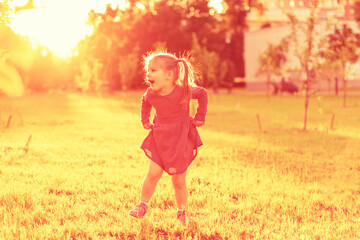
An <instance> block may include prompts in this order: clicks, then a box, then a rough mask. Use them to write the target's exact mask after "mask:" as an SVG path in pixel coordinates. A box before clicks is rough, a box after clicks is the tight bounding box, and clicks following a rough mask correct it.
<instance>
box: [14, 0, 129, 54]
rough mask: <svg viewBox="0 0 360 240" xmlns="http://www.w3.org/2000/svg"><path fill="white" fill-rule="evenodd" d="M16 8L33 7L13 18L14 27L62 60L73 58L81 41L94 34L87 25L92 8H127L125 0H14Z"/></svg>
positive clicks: (15, 14)
mask: <svg viewBox="0 0 360 240" xmlns="http://www.w3.org/2000/svg"><path fill="white" fill-rule="evenodd" d="M11 3H12V5H13V7H15V9H16V7H17V8H18V9H19V6H24V5H29V3H32V5H31V6H32V8H30V9H24V10H21V11H18V12H16V13H14V14H13V15H12V20H11V23H10V27H11V28H12V29H13V31H14V32H15V33H17V34H20V35H22V36H26V37H28V38H29V39H30V40H31V42H32V43H33V44H34V45H35V46H37V45H41V46H45V47H47V48H48V49H49V50H50V51H51V52H52V53H54V54H56V55H57V56H59V57H62V58H66V57H71V56H72V55H73V53H74V52H75V48H76V46H77V44H78V42H79V41H80V40H81V39H83V38H85V37H86V36H87V35H90V34H91V33H92V32H93V27H92V26H89V25H87V24H86V22H87V19H88V13H89V12H90V10H91V9H94V10H95V11H97V12H104V11H105V8H106V5H107V4H111V6H112V7H116V6H119V7H125V0H117V1H116V0H76V1H73V0H61V1H58V0H34V1H24V0H14V1H11Z"/></svg>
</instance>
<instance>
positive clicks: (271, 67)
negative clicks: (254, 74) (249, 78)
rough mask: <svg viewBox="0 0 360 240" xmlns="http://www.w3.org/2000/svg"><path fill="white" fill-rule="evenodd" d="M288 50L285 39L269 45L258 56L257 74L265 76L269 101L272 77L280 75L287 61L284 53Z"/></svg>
mask: <svg viewBox="0 0 360 240" xmlns="http://www.w3.org/2000/svg"><path fill="white" fill-rule="evenodd" d="M287 50H288V42H287V39H283V40H282V41H281V42H280V43H279V44H277V45H274V44H269V45H268V48H267V49H266V50H265V52H263V53H262V54H261V55H260V58H259V61H260V68H259V74H265V75H266V96H267V98H268V99H269V95H270V94H269V92H270V84H271V82H272V81H271V77H272V75H273V74H274V75H281V69H282V67H283V65H284V63H285V62H286V61H287V57H286V52H287Z"/></svg>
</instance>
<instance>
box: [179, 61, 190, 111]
mask: <svg viewBox="0 0 360 240" xmlns="http://www.w3.org/2000/svg"><path fill="white" fill-rule="evenodd" d="M177 62H179V63H182V68H181V70H182V71H181V74H180V76H181V83H182V86H183V89H184V95H183V97H182V99H181V101H180V103H181V104H184V105H187V104H188V103H189V102H190V99H191V82H192V77H191V75H192V74H191V73H192V70H191V68H190V65H189V63H188V62H187V61H186V60H185V59H179V60H177Z"/></svg>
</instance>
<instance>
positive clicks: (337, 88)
mask: <svg viewBox="0 0 360 240" xmlns="http://www.w3.org/2000/svg"><path fill="white" fill-rule="evenodd" d="M335 95H336V96H338V95H339V80H338V78H337V77H335Z"/></svg>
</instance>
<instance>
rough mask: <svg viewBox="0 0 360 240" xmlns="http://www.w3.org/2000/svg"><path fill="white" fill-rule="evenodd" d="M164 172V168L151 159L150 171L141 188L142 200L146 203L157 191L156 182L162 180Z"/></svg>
mask: <svg viewBox="0 0 360 240" xmlns="http://www.w3.org/2000/svg"><path fill="white" fill-rule="evenodd" d="M162 173H163V169H162V168H161V167H160V166H159V165H157V164H156V163H155V162H153V161H151V160H150V166H149V171H148V173H147V175H146V177H145V180H144V182H143V185H142V189H141V198H140V200H141V201H143V202H146V203H147V202H149V201H150V198H151V196H152V195H153V194H154V192H155V188H156V184H157V183H158V181H159V180H160V178H161V176H162Z"/></svg>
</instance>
